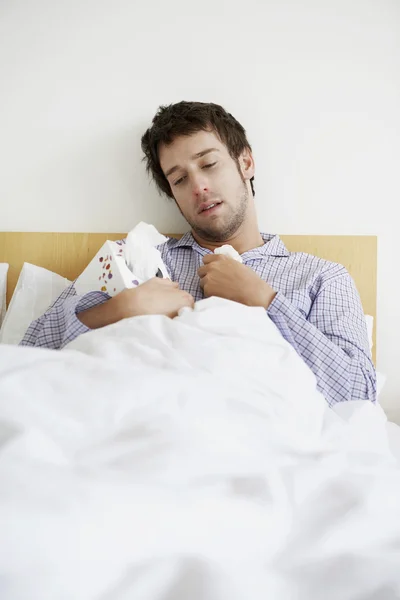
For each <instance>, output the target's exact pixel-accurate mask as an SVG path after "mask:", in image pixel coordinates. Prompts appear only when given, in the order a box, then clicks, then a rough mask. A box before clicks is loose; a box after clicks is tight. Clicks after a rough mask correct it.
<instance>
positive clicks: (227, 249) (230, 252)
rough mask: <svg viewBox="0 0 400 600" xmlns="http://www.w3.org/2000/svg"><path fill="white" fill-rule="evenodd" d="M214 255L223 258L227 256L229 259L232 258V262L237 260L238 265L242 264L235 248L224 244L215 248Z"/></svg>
mask: <svg viewBox="0 0 400 600" xmlns="http://www.w3.org/2000/svg"><path fill="white" fill-rule="evenodd" d="M214 254H224V255H225V256H229V257H230V258H233V259H234V260H237V261H238V262H240V263H242V262H243V261H242V257H241V256H240V254H239V252H237V251H236V250H235V248H233V246H231V245H230V244H224V245H223V246H220V247H219V248H215V250H214Z"/></svg>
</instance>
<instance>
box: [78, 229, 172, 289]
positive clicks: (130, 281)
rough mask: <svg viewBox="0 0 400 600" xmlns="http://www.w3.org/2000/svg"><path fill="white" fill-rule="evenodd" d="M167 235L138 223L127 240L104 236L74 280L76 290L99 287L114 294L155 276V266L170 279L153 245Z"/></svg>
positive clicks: (160, 241) (164, 238)
mask: <svg viewBox="0 0 400 600" xmlns="http://www.w3.org/2000/svg"><path fill="white" fill-rule="evenodd" d="M167 239H168V238H166V237H165V236H164V235H161V233H158V231H157V229H156V228H155V227H153V225H148V224H147V223H139V224H138V225H137V226H136V227H135V228H134V229H132V231H130V232H129V234H128V236H127V239H126V244H124V243H123V242H122V241H118V242H113V241H111V240H107V241H106V242H104V244H103V246H102V247H101V248H100V250H99V251H98V252H97V254H96V256H94V257H93V259H92V260H91V261H90V263H89V264H88V266H87V267H86V269H85V270H84V271H83V272H82V273H81V274H80V275H79V277H78V278H77V279H76V280H75V282H74V287H75V291H76V293H77V294H78V295H82V296H83V295H84V294H87V293H88V292H96V291H99V292H105V293H106V294H108V295H109V296H115V295H116V294H119V293H120V292H122V290H124V289H127V288H128V289H129V288H132V287H136V286H138V285H140V284H141V283H144V282H145V281H147V280H148V279H151V278H152V277H155V276H156V275H157V272H158V270H160V271H161V273H162V276H163V277H165V278H168V279H169V275H168V271H167V269H166V266H165V265H164V263H163V261H162V258H161V254H160V252H159V251H158V250H157V248H154V246H155V245H158V244H162V243H164V242H165V241H166V240H167ZM158 276H159V275H158Z"/></svg>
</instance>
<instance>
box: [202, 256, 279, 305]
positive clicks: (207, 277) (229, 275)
mask: <svg viewBox="0 0 400 600" xmlns="http://www.w3.org/2000/svg"><path fill="white" fill-rule="evenodd" d="M203 263H204V266H203V267H200V269H199V270H198V271H197V272H198V275H199V277H200V285H201V287H202V289H203V291H204V295H205V296H207V297H209V296H219V297H220V298H226V299H227V300H234V301H235V302H240V303H241V304H246V305H247V306H263V307H264V308H265V309H267V308H268V306H269V305H270V304H271V302H272V300H273V299H274V298H275V296H276V292H275V290H273V289H272V287H271V286H270V285H269V284H268V283H267V282H266V281H263V280H262V279H261V278H260V277H259V276H258V275H257V273H255V272H254V271H253V270H252V269H250V268H249V267H246V266H245V265H243V264H241V263H240V262H238V261H237V260H234V259H233V258H230V257H228V256H224V255H222V254H206V255H205V256H204V258H203Z"/></svg>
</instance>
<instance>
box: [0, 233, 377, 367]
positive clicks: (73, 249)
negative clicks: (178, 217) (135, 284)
mask: <svg viewBox="0 0 400 600" xmlns="http://www.w3.org/2000/svg"><path fill="white" fill-rule="evenodd" d="M125 235H126V234H125V233H19V232H0V262H6V263H9V265H10V269H9V274H8V289H7V302H9V300H10V298H11V296H12V293H13V291H14V287H15V284H16V283H17V280H18V276H19V272H20V270H21V268H22V265H23V263H24V262H29V263H33V264H35V265H38V266H41V267H45V268H46V269H50V270H51V271H54V272H56V273H59V274H60V275H63V276H64V277H67V278H68V279H70V280H72V279H75V278H76V277H77V276H78V275H79V274H80V273H81V272H82V271H83V269H84V268H85V266H86V265H87V264H88V263H89V261H90V260H91V259H92V258H93V256H94V255H95V254H96V252H97V250H98V249H99V248H100V247H101V246H102V244H103V243H104V241H105V240H107V239H109V240H118V239H121V238H123V237H125ZM166 235H172V236H173V237H180V235H178V234H166ZM281 237H282V240H283V242H284V243H285V244H286V246H287V248H288V249H289V250H290V251H292V252H298V251H301V252H308V253H309V254H314V255H316V256H320V257H321V258H325V259H327V260H331V261H333V262H338V263H341V264H342V265H344V266H345V267H346V269H347V270H348V271H349V273H350V274H351V276H352V277H353V279H354V281H355V283H356V285H357V288H358V291H359V293H360V296H361V300H362V303H363V308H364V312H365V314H369V315H372V316H373V317H374V357H375V348H376V344H375V342H376V282H377V238H376V236H335V235H328V236H319V235H283V236H281Z"/></svg>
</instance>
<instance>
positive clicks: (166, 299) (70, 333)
mask: <svg viewBox="0 0 400 600" xmlns="http://www.w3.org/2000/svg"><path fill="white" fill-rule="evenodd" d="M193 304H194V299H193V297H192V296H191V295H190V294H188V293H187V292H185V291H183V290H180V289H179V284H178V283H174V282H172V281H170V280H169V279H159V278H157V277H153V279H149V280H148V281H146V283H143V284H142V285H139V286H138V287H136V288H132V289H125V290H123V291H122V292H120V293H119V294H117V295H116V296H114V297H113V298H110V296H109V295H108V294H105V293H104V292H89V293H88V294H85V295H84V296H77V295H76V292H75V289H74V287H73V285H71V286H70V287H68V288H67V289H66V290H64V292H63V293H62V294H61V296H59V298H57V300H56V302H55V303H54V304H53V306H52V307H51V308H50V309H49V310H48V311H47V312H46V313H45V314H44V315H43V316H42V317H40V318H39V319H37V320H36V321H34V322H33V323H31V325H30V327H29V329H28V331H27V332H26V334H25V336H24V338H23V340H22V342H21V345H22V346H38V347H40V346H41V347H45V348H51V349H53V350H59V349H61V348H64V346H66V344H68V343H69V342H72V340H74V339H75V338H77V337H78V336H79V335H82V334H83V333H86V332H87V331H91V330H92V329H98V328H100V327H105V326H106V325H111V324H112V323H116V322H117V321H121V320H122V319H126V318H129V317H136V316H139V315H165V316H167V317H171V318H173V317H175V316H176V315H177V314H178V312H179V310H180V309H181V308H183V307H185V306H188V307H192V306H193Z"/></svg>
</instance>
